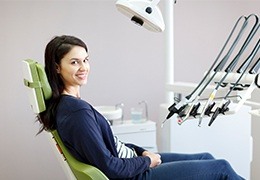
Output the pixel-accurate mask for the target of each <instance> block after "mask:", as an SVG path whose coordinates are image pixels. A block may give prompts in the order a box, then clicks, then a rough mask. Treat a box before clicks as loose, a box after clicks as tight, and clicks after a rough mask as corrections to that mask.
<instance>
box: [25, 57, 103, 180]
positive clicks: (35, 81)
mask: <svg viewBox="0 0 260 180" xmlns="http://www.w3.org/2000/svg"><path fill="white" fill-rule="evenodd" d="M23 76H24V85H25V86H26V87H28V88H27V90H28V95H29V99H30V104H31V106H32V109H33V111H34V113H36V114H37V113H40V112H43V111H45V109H46V106H45V100H47V99H49V98H50V97H51V95H52V91H51V87H50V85H49V82H48V80H47V77H46V74H45V70H44V67H43V66H42V65H41V64H39V63H37V62H36V61H34V60H31V59H27V60H24V61H23ZM50 133H51V134H52V137H53V138H54V140H55V141H53V142H56V145H57V150H59V151H60V153H61V154H62V155H63V157H64V159H65V160H66V161H64V162H65V163H66V162H67V163H68V165H69V167H70V169H71V171H72V172H73V174H74V176H75V177H76V178H77V179H78V180H107V179H108V178H107V177H106V176H105V175H104V174H103V173H102V172H101V171H100V170H99V169H97V168H96V167H94V166H91V165H88V164H85V163H82V162H80V161H78V160H77V159H75V158H74V157H73V156H72V155H71V154H70V152H69V151H68V150H67V148H66V147H65V146H64V144H63V142H62V140H61V139H60V137H59V134H58V132H57V130H53V131H51V132H50Z"/></svg>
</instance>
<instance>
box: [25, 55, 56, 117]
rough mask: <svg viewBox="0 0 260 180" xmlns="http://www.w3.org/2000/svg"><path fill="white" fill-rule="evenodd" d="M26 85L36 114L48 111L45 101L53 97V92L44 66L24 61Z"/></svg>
mask: <svg viewBox="0 0 260 180" xmlns="http://www.w3.org/2000/svg"><path fill="white" fill-rule="evenodd" d="M23 78H24V85H25V86H27V87H28V95H29V98H30V104H31V106H32V109H33V111H34V112H35V113H40V112H43V111H45V110H46V106H45V100H48V99H50V98H51V96H52V90H51V87H50V84H49V82H48V79H47V76H46V73H45V70H44V67H43V65H41V64H39V63H38V62H36V61H34V60H31V59H27V60H24V61H23Z"/></svg>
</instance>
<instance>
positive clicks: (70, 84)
mask: <svg viewBox="0 0 260 180" xmlns="http://www.w3.org/2000/svg"><path fill="white" fill-rule="evenodd" d="M88 58H89V57H88V53H87V51H86V50H85V48H83V47H81V46H74V47H73V48H72V49H71V50H70V51H69V52H68V53H67V54H66V55H65V56H64V57H63V58H62V59H61V62H60V65H57V72H58V74H60V76H61V79H62V80H63V83H64V85H65V89H75V88H79V87H80V86H82V85H83V84H86V83H87V78H88V73H89V70H90V66H89V62H88V60H89V59H88Z"/></svg>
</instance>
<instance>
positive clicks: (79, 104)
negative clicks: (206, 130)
mask: <svg viewBox="0 0 260 180" xmlns="http://www.w3.org/2000/svg"><path fill="white" fill-rule="evenodd" d="M89 69H90V67H89V62H88V51H87V47H86V45H85V43H84V42H82V41H81V40H80V39H78V38H76V37H73V36H57V37H55V38H54V39H52V40H51V41H50V42H49V43H48V44H47V46H46V49H45V71H46V75H47V78H48V80H49V82H50V86H51V88H52V90H53V92H54V93H53V96H52V97H51V98H50V100H48V101H47V102H46V107H47V108H46V111H44V112H41V113H40V114H39V116H38V117H39V121H40V122H41V123H42V128H41V130H40V132H41V131H42V130H54V129H57V131H58V134H59V135H60V138H61V140H62V142H63V143H64V145H65V146H66V147H67V148H68V150H69V151H70V153H71V154H72V155H73V156H74V157H75V158H76V159H77V160H79V161H81V162H83V163H86V164H90V165H93V166H95V167H97V168H98V169H99V170H101V171H102V172H103V173H104V174H105V175H106V176H107V177H108V178H109V179H111V180H112V179H129V180H130V179H132V180H141V179H142V180H157V179H163V180H171V179H194V180H208V179H216V180H221V179H226V180H227V179H230V180H240V179H242V178H241V177H240V176H239V175H237V174H236V172H235V171H234V170H233V169H232V167H231V166H230V164H229V163H228V162H227V161H226V160H217V159H214V157H213V156H212V155H211V154H209V153H198V154H177V153H160V154H159V153H153V152H149V151H147V150H146V149H144V148H142V147H140V146H137V145H135V144H130V143H124V142H121V141H120V139H118V138H117V137H116V136H114V134H113V132H112V130H111V127H110V124H109V122H108V120H107V119H106V118H105V117H104V116H102V115H101V114H100V113H99V112H98V111H97V110H96V109H95V108H94V107H93V106H92V105H91V104H89V103H88V102H86V101H84V100H82V99H81V98H80V87H81V86H82V85H83V84H86V82H87V76H88V73H89Z"/></svg>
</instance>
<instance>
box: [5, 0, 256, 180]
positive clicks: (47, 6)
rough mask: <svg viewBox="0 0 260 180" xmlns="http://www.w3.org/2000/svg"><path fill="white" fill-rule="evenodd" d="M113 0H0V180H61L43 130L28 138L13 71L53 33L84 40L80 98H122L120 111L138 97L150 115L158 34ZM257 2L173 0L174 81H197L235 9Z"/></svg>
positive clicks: (159, 82)
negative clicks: (87, 67)
mask: <svg viewBox="0 0 260 180" xmlns="http://www.w3.org/2000/svg"><path fill="white" fill-rule="evenodd" d="M114 3H115V1H114V0H113V1H112V0H110V1H106V0H103V1H102V0H85V1H46V2H44V1H0V25H1V28H0V34H1V36H0V53H1V57H0V59H1V66H0V75H1V79H0V84H1V94H0V106H1V108H0V116H1V123H0V144H1V147H0V179H8V180H14V179H38V180H40V179H64V174H63V171H62V169H61V168H60V166H59V164H58V162H57V161H56V159H55V156H54V153H53V151H52V149H51V148H50V145H49V144H48V140H47V139H46V138H45V137H44V135H43V134H42V135H39V136H36V137H35V134H36V132H37V130H38V124H37V123H34V115H33V114H32V111H31V109H30V107H29V103H28V98H27V96H26V91H25V89H24V86H23V83H22V70H21V61H22V60H23V59H26V58H33V59H37V60H39V61H40V62H43V51H44V47H45V45H46V43H47V42H48V41H49V40H50V38H51V37H52V36H54V35H61V34H72V35H75V36H78V37H80V38H82V39H83V40H84V41H86V42H87V44H88V46H89V49H90V59H91V68H92V69H91V75H90V77H89V82H88V85H87V86H85V87H83V88H82V92H81V95H82V97H83V98H84V99H86V100H88V101H89V102H90V103H92V104H94V105H103V104H108V105H113V104H116V103H118V102H123V103H125V106H126V107H125V110H126V116H127V117H128V116H129V115H128V110H129V108H130V107H131V106H134V105H135V104H136V103H138V101H140V100H146V101H147V102H148V106H149V115H150V117H151V119H153V120H154V121H156V120H157V119H158V111H159V104H160V103H162V102H163V101H164V72H165V69H164V58H165V55H164V48H165V47H164V46H165V44H164V42H163V35H164V34H163V33H159V34H158V33H152V32H148V31H147V30H145V29H142V28H139V27H137V26H135V25H133V24H132V23H130V22H128V20H127V19H126V18H125V17H124V16H123V15H121V14H120V13H119V12H117V10H116V8H115V5H114ZM161 4H163V0H162V2H161ZM161 4H160V5H161ZM259 7H260V5H259V1H258V0H257V1H210V2H207V1H184V0H183V1H178V0H177V4H176V5H175V27H174V28H175V54H176V55H175V75H174V76H175V80H177V81H179V80H181V81H191V82H197V81H198V80H199V79H200V77H201V75H202V73H203V71H204V70H205V69H207V67H208V66H209V65H210V64H211V62H212V60H213V59H214V58H215V56H216V54H217V53H218V51H219V49H220V47H221V46H222V44H223V42H224V40H225V39H226V35H227V33H228V32H229V31H230V29H231V26H232V25H233V23H234V21H235V20H236V19H237V18H238V17H239V16H240V15H241V14H248V13H249V12H250V13H252V12H256V13H258V14H259ZM162 9H163V8H162ZM209 25H210V26H209ZM202 45H203V46H202ZM205 49H206V51H205ZM198 64H199V67H198V68H197V69H195V70H194V69H193V68H192V67H195V66H198ZM187 72H193V74H192V75H191V74H190V73H187ZM258 163H259V162H258ZM256 173H257V172H256ZM255 177H260V175H259V174H256V175H255Z"/></svg>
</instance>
